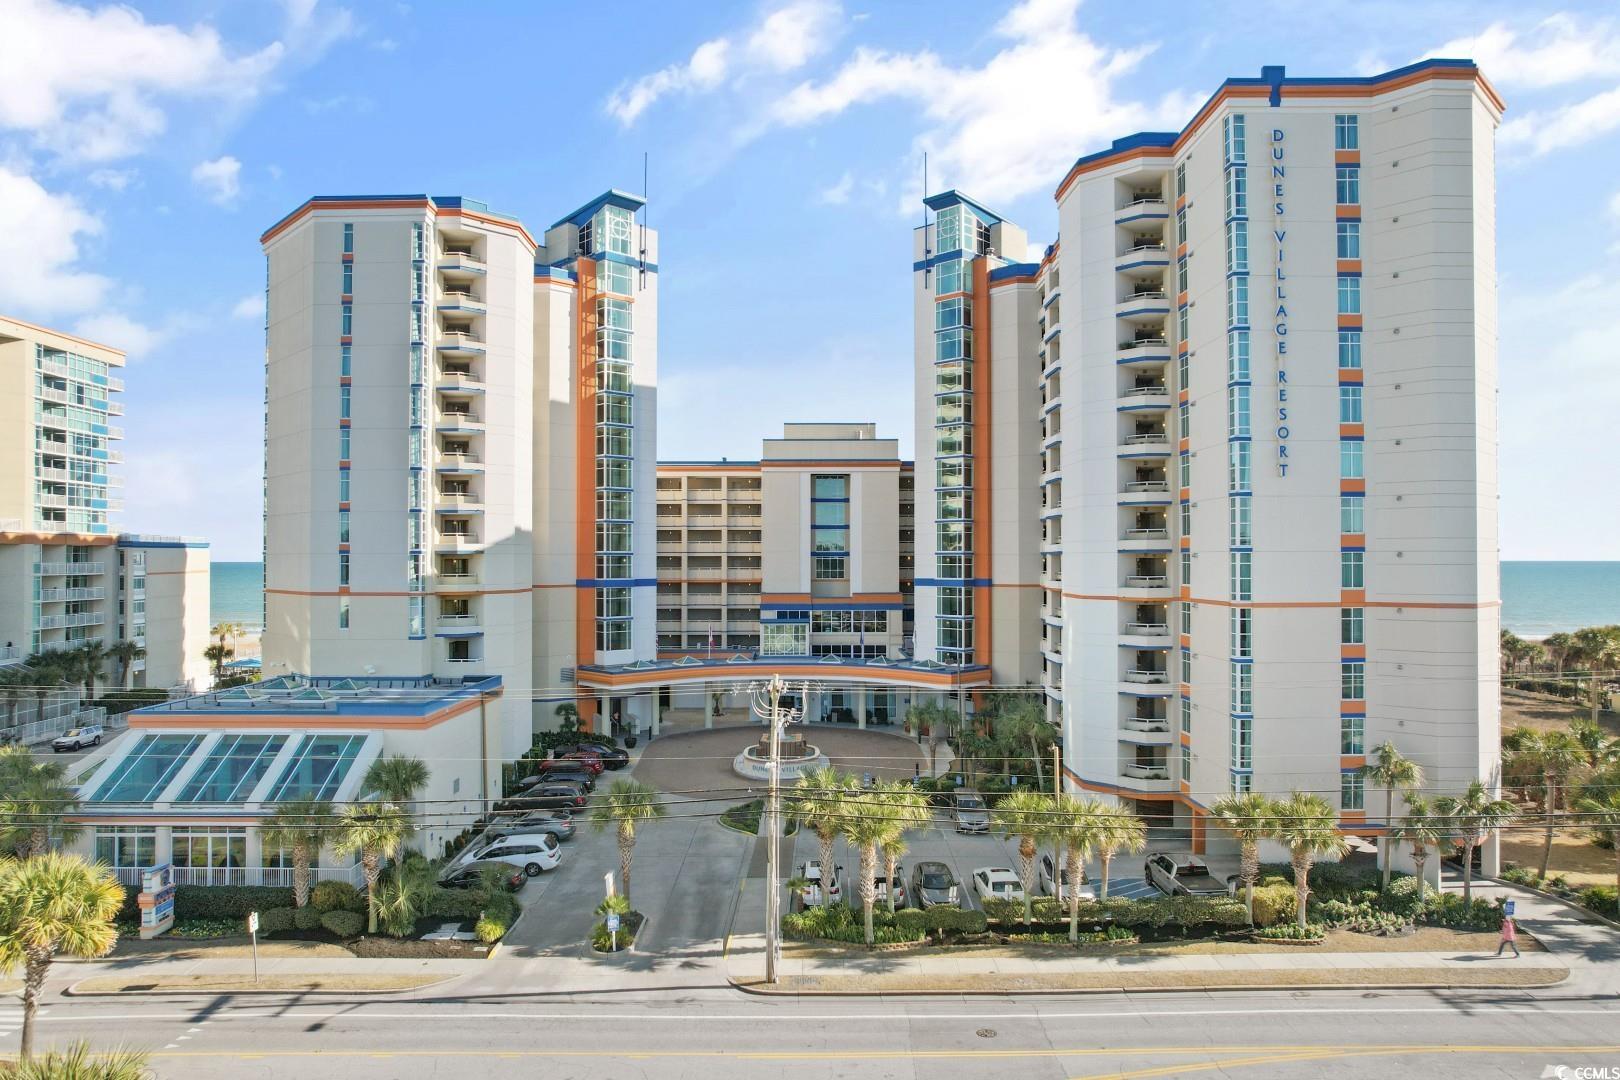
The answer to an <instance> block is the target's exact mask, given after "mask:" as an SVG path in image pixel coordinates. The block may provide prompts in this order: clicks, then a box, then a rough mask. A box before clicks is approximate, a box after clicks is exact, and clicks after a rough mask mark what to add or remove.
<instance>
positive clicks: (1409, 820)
mask: <svg viewBox="0 0 1620 1080" xmlns="http://www.w3.org/2000/svg"><path fill="white" fill-rule="evenodd" d="M1405 799H1406V815H1405V816H1404V817H1403V818H1402V819H1401V823H1400V824H1399V825H1397V826H1396V827H1395V828H1394V829H1393V830H1392V831H1391V833H1390V835H1391V836H1392V837H1394V838H1395V839H1397V840H1405V841H1406V842H1407V843H1408V844H1411V845H1412V865H1413V867H1414V868H1416V870H1417V878H1418V882H1419V885H1418V895H1419V896H1421V895H1422V894H1423V886H1422V884H1421V883H1422V881H1423V870H1424V867H1425V866H1427V865H1428V862H1429V849H1430V848H1436V849H1438V848H1439V847H1440V845H1441V844H1443V843H1444V842H1445V841H1446V838H1447V836H1448V835H1449V834H1448V833H1447V832H1446V825H1445V822H1444V821H1442V820H1441V819H1440V818H1438V817H1436V816H1435V813H1434V808H1433V806H1432V805H1431V804H1430V803H1429V800H1427V799H1424V798H1421V797H1418V796H1414V795H1412V794H1410V793H1408V794H1407V795H1406V796H1405Z"/></svg>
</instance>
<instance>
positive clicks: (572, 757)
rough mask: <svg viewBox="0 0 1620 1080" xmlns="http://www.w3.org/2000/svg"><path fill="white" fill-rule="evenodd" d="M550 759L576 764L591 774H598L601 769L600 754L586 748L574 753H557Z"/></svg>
mask: <svg viewBox="0 0 1620 1080" xmlns="http://www.w3.org/2000/svg"><path fill="white" fill-rule="evenodd" d="M552 760H553V761H560V762H564V763H572V764H574V765H578V766H579V767H581V768H582V769H585V770H587V771H589V772H590V773H591V774H592V775H593V776H594V775H598V774H600V773H601V771H602V756H601V755H600V754H593V753H591V752H590V751H588V750H581V751H579V752H578V753H576V754H558V755H557V756H556V757H555V758H553V759H552Z"/></svg>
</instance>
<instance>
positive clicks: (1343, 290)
mask: <svg viewBox="0 0 1620 1080" xmlns="http://www.w3.org/2000/svg"><path fill="white" fill-rule="evenodd" d="M1339 314H1340V315H1360V314H1361V279H1360V278H1358V277H1342V278H1340V279H1339Z"/></svg>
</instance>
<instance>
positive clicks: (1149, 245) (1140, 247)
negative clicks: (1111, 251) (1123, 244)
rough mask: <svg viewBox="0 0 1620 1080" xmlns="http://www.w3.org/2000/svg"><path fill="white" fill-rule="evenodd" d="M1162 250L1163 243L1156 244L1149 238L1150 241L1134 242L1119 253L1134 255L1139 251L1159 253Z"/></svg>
mask: <svg viewBox="0 0 1620 1080" xmlns="http://www.w3.org/2000/svg"><path fill="white" fill-rule="evenodd" d="M1163 251H1164V245H1163V244H1162V243H1160V244H1156V243H1154V242H1152V241H1151V240H1150V241H1146V242H1144V243H1140V244H1135V245H1133V246H1131V247H1128V248H1126V249H1125V250H1124V251H1122V252H1120V255H1121V256H1125V255H1136V254H1139V253H1141V252H1159V253H1163Z"/></svg>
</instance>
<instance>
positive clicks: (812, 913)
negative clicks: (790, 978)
mask: <svg viewBox="0 0 1620 1080" xmlns="http://www.w3.org/2000/svg"><path fill="white" fill-rule="evenodd" d="M902 915H903V916H906V919H905V921H904V923H903V925H897V922H898V921H899V920H900V917H901V916H902ZM917 916H926V913H924V912H914V911H897V912H895V913H894V914H893V915H890V914H889V910H888V908H883V907H874V908H873V909H872V940H873V942H874V943H875V944H878V945H898V944H903V943H908V942H918V941H922V940H923V938H924V937H926V936H927V929H926V923H927V920H926V917H924V918H920V919H919V918H917ZM863 920H864V915H863V914H862V912H861V909H860V908H854V907H850V906H849V905H848V904H833V905H832V906H830V907H825V908H822V907H813V908H806V909H805V910H804V911H800V912H795V913H793V914H791V915H784V916H783V917H782V933H783V934H784V935H785V936H787V937H790V938H794V939H795V940H799V941H808V940H812V939H815V938H822V939H825V940H828V941H842V942H848V943H849V944H851V945H864V944H866V927H865V923H864V921H863Z"/></svg>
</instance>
